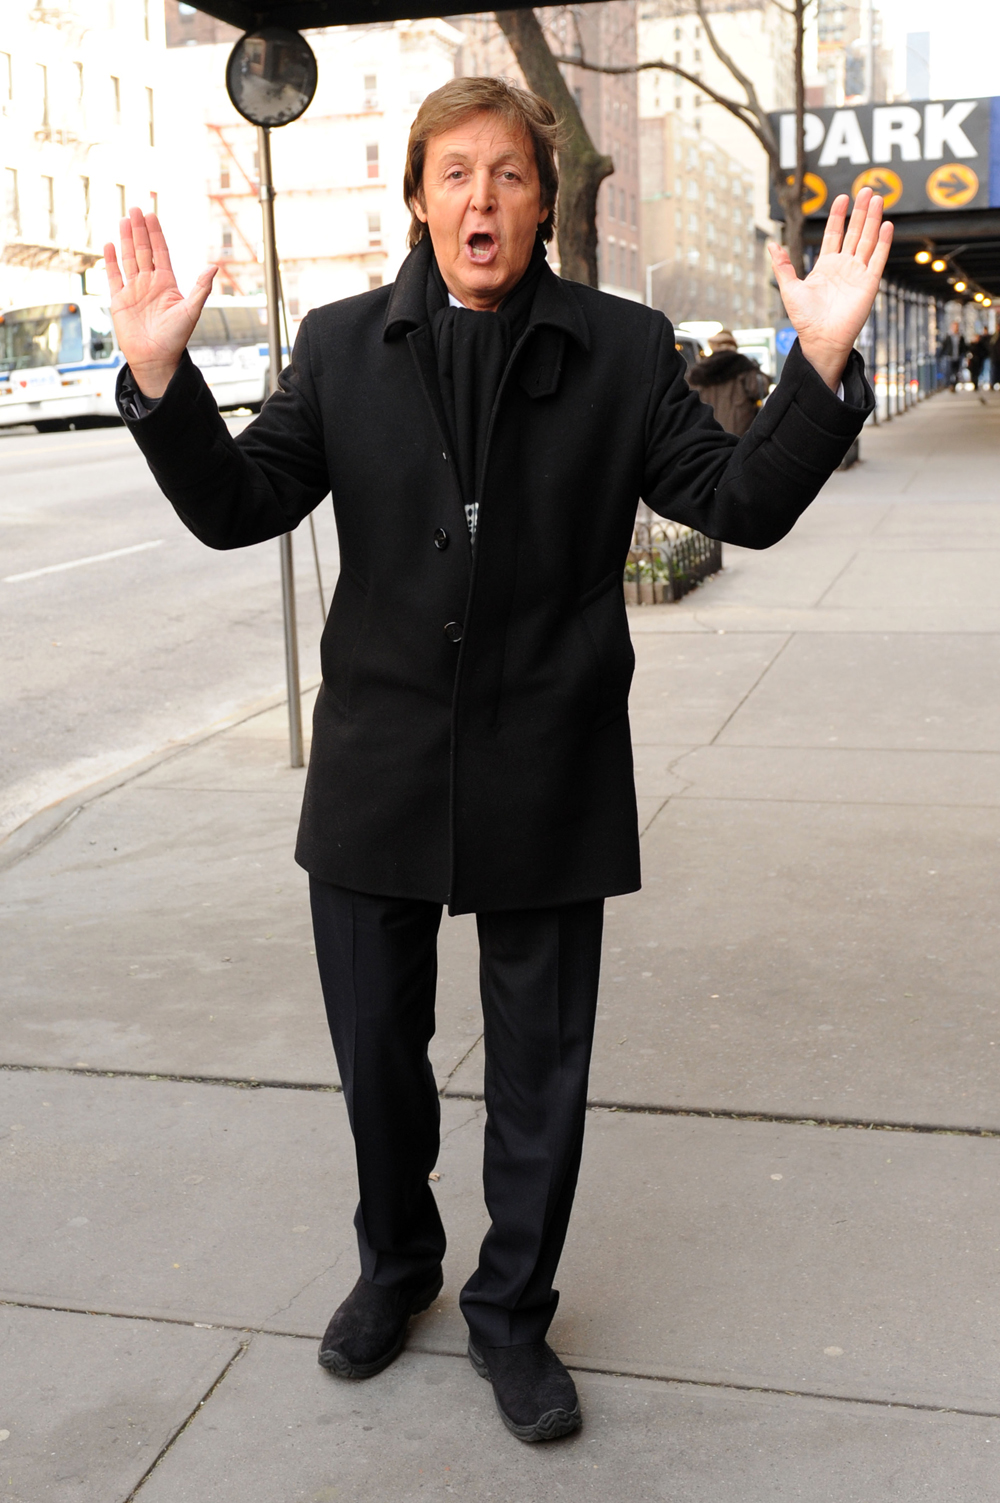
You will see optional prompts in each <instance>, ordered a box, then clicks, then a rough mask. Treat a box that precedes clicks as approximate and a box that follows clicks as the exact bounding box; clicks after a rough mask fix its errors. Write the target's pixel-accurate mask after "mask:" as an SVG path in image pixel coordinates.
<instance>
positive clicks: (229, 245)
mask: <svg viewBox="0 0 1000 1503" xmlns="http://www.w3.org/2000/svg"><path fill="white" fill-rule="evenodd" d="M232 253H233V232H232V230H223V232H222V254H223V255H224V256H226V257H229V256H231V255H232Z"/></svg>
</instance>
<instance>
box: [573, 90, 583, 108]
mask: <svg viewBox="0 0 1000 1503" xmlns="http://www.w3.org/2000/svg"><path fill="white" fill-rule="evenodd" d="M573 98H574V100H575V101H576V107H577V109H578V110H579V111H580V112H581V114H582V113H583V90H582V89H581V88H575V89H574V90H573Z"/></svg>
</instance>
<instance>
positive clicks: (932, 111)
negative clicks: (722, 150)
mask: <svg viewBox="0 0 1000 1503" xmlns="http://www.w3.org/2000/svg"><path fill="white" fill-rule="evenodd" d="M771 120H772V123H773V124H774V128H775V132H776V134H777V136H778V140H779V143H780V146H781V162H782V167H783V168H784V170H785V171H786V172H791V171H792V170H793V169H794V165H795V115H794V113H792V112H791V111H788V110H783V111H780V112H778V113H777V114H774V115H772V116H771ZM805 147H806V178H805V190H806V199H805V210H806V215H807V220H806V235H805V238H806V244H807V245H816V244H818V243H819V241H820V240H821V239H822V235H823V229H824V225H825V221H826V216H827V214H828V213H829V209H830V204H831V203H832V201H833V199H834V198H835V197H836V196H837V194H838V193H850V194H851V195H852V196H853V195H854V194H856V193H857V192H858V190H859V189H860V188H862V187H865V186H868V187H871V188H873V189H874V190H875V192H876V193H881V194H882V196H883V198H884V199H885V208H886V215H887V217H888V218H889V219H891V220H892V222H893V224H894V225H895V227H896V233H895V237H894V240H893V246H892V253H891V256H890V260H889V265H888V267H887V269H886V275H887V276H888V277H889V278H890V279H891V280H893V281H894V282H896V283H898V284H900V285H902V286H906V287H909V288H912V289H913V290H915V291H919V292H926V293H930V294H931V295H932V296H937V297H945V298H948V297H955V296H958V297H964V298H966V299H968V298H971V297H972V296H973V295H974V294H975V293H976V292H983V293H985V294H986V295H987V296H989V297H991V298H994V297H1000V98H988V99H926V100H919V101H908V102H904V103H897V104H864V105H848V106H844V107H843V108H841V109H815V110H808V111H807V112H806V116H805ZM777 208H778V206H777V204H776V203H775V204H774V205H773V209H777ZM918 257H919V259H918ZM935 262H937V263H939V264H938V269H937V270H936V271H935V269H934V263H935ZM941 262H943V263H944V265H943V266H941V265H940V263H941ZM956 282H960V283H962V282H964V283H965V284H966V287H965V289H963V291H962V292H961V293H956V292H955V290H954V284H955V283H956Z"/></svg>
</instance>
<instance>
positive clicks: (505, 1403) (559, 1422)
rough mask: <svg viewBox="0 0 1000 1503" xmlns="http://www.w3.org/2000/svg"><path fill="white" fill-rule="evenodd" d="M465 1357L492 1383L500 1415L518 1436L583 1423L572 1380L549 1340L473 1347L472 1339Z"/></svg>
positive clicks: (540, 1435) (545, 1436)
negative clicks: (518, 1344)
mask: <svg viewBox="0 0 1000 1503" xmlns="http://www.w3.org/2000/svg"><path fill="white" fill-rule="evenodd" d="M469 1361H470V1362H471V1363H472V1365H473V1367H474V1368H475V1369H476V1372H477V1373H478V1374H479V1376H480V1377H481V1378H488V1379H489V1381H490V1382H491V1383H492V1384H493V1397H494V1399H495V1400H496V1406H497V1408H498V1409H499V1411H500V1418H501V1419H502V1420H503V1422H504V1424H505V1425H506V1426H507V1429H508V1430H509V1431H510V1433H511V1435H516V1436H517V1438H518V1440H524V1441H529V1442H530V1441H535V1440H557V1439H558V1438H559V1436H560V1435H571V1434H572V1433H573V1431H574V1430H579V1428H580V1426H581V1425H582V1423H583V1416H582V1415H581V1414H580V1401H579V1399H578V1398H577V1395H576V1385H575V1384H574V1382H573V1379H572V1378H571V1377H570V1375H569V1373H568V1372H567V1371H566V1369H565V1367H563V1365H562V1363H561V1362H560V1361H559V1358H558V1357H557V1356H556V1354H555V1352H554V1351H553V1350H552V1348H551V1347H550V1346H549V1345H548V1343H547V1342H545V1341H529V1342H526V1343H524V1344H523V1345H520V1346H484V1347H480V1348H477V1347H475V1346H474V1345H473V1344H472V1342H471V1341H470V1342H469Z"/></svg>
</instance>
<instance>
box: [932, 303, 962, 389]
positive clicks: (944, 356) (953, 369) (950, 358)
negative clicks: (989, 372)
mask: <svg viewBox="0 0 1000 1503" xmlns="http://www.w3.org/2000/svg"><path fill="white" fill-rule="evenodd" d="M968 350H969V346H968V345H967V344H966V342H965V338H964V336H963V334H962V327H961V324H960V323H959V322H958V319H957V318H956V319H955V321H954V323H953V324H952V326H951V328H950V329H949V330H948V333H947V334H946V335H945V336H944V338H943V339H942V340H941V343H940V344H939V345H938V359H939V360H943V361H944V367H945V380H946V381H947V383H948V385H949V386H950V387H951V389H952V391H954V390H955V389H956V387H957V386H958V377H959V372H960V371H961V369H962V361H963V360H964V359H965V357H966V355H967V353H968Z"/></svg>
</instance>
